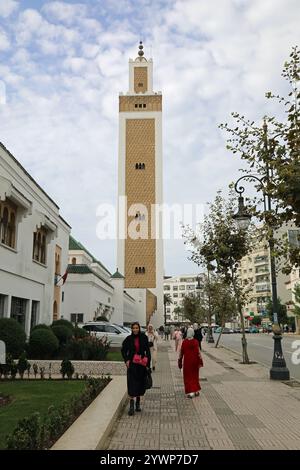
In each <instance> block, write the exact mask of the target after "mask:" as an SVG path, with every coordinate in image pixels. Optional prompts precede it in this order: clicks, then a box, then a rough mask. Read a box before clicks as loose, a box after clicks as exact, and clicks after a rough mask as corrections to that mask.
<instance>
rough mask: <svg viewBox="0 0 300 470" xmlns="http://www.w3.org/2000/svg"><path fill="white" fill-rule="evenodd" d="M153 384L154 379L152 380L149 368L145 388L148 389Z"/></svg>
mask: <svg viewBox="0 0 300 470" xmlns="http://www.w3.org/2000/svg"><path fill="white" fill-rule="evenodd" d="M152 385H153V381H152V375H151V370H150V369H147V370H146V375H145V389H146V390H148V389H149V388H152Z"/></svg>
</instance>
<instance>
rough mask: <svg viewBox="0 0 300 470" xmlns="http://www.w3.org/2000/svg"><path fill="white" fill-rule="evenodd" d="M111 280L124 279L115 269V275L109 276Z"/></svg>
mask: <svg viewBox="0 0 300 470" xmlns="http://www.w3.org/2000/svg"><path fill="white" fill-rule="evenodd" d="M111 279H125V277H124V276H122V274H121V273H119V270H118V268H117V270H116V272H115V274H113V275H112V276H111Z"/></svg>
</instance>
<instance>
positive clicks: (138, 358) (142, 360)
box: [132, 354, 148, 367]
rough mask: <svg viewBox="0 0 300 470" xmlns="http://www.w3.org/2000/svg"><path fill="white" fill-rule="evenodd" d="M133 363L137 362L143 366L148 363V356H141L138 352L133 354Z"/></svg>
mask: <svg viewBox="0 0 300 470" xmlns="http://www.w3.org/2000/svg"><path fill="white" fill-rule="evenodd" d="M132 362H133V364H139V365H140V366H145V367H146V365H147V363H148V358H147V357H146V356H144V357H142V356H141V355H140V354H135V355H134V356H133V359H132Z"/></svg>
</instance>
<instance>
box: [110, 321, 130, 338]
mask: <svg viewBox="0 0 300 470" xmlns="http://www.w3.org/2000/svg"><path fill="white" fill-rule="evenodd" d="M113 325H114V326H117V327H119V328H121V330H124V331H125V332H126V333H128V334H129V335H131V328H129V326H124V325H118V324H117V323H113Z"/></svg>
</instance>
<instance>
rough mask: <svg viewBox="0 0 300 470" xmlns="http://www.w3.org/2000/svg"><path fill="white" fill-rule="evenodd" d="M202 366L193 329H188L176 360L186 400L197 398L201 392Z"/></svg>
mask: <svg viewBox="0 0 300 470" xmlns="http://www.w3.org/2000/svg"><path fill="white" fill-rule="evenodd" d="M202 366H203V360H202V357H201V353H200V349H199V343H198V341H197V340H196V339H195V338H194V330H193V328H188V330H187V335H186V339H184V340H183V343H182V346H181V350H180V355H179V359H178V367H179V369H182V368H183V381H184V390H185V393H186V396H187V398H193V397H194V396H198V395H199V392H200V390H201V386H200V381H199V367H202Z"/></svg>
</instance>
